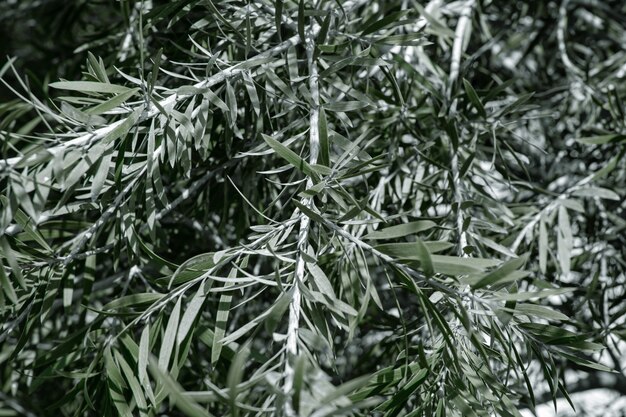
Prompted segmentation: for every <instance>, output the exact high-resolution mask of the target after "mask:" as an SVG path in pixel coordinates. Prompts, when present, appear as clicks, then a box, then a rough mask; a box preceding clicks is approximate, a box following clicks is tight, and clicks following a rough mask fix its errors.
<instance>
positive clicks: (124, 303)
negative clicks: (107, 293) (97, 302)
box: [102, 293, 163, 311]
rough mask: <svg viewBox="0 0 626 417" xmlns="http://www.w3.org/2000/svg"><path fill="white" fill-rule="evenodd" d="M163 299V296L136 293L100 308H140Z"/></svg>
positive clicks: (106, 309)
mask: <svg viewBox="0 0 626 417" xmlns="http://www.w3.org/2000/svg"><path fill="white" fill-rule="evenodd" d="M161 298H163V294H157V293H137V294H130V295H125V296H124V297H120V298H117V299H115V300H113V301H111V302H109V303H107V304H105V305H104V307H102V309H103V310H105V311H108V310H116V309H123V308H128V307H136V306H142V305H146V304H153V303H154V302H156V301H158V300H160V299H161Z"/></svg>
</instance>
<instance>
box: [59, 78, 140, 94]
mask: <svg viewBox="0 0 626 417" xmlns="http://www.w3.org/2000/svg"><path fill="white" fill-rule="evenodd" d="M49 86H50V87H52V88H56V89H59V90H72V91H80V92H83V93H107V94H118V93H126V92H128V91H129V90H130V88H128V87H124V86H121V85H115V84H106V83H99V82H95V81H58V82H54V83H50V84H49Z"/></svg>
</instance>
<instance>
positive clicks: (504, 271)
mask: <svg viewBox="0 0 626 417" xmlns="http://www.w3.org/2000/svg"><path fill="white" fill-rule="evenodd" d="M528 255H529V254H524V255H522V256H520V257H519V258H516V259H511V260H510V261H508V262H505V263H504V264H503V265H502V266H500V267H499V268H497V269H495V270H493V271H491V272H489V273H488V274H485V275H483V276H482V277H481V278H480V280H479V281H478V282H477V283H476V284H474V285H472V288H474V289H479V288H483V287H486V286H487V285H493V284H497V283H498V282H499V281H501V280H502V279H504V278H505V277H507V276H508V275H509V274H511V273H512V272H513V271H515V270H517V269H519V268H521V267H522V266H523V265H524V264H525V263H526V261H527V260H528Z"/></svg>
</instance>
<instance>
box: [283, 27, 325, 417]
mask: <svg viewBox="0 0 626 417" xmlns="http://www.w3.org/2000/svg"><path fill="white" fill-rule="evenodd" d="M316 32H317V30H316V28H315V27H313V26H311V27H310V28H309V29H308V30H307V33H306V54H307V61H308V67H309V89H310V90H311V98H312V101H313V103H312V106H311V110H310V114H309V148H310V149H309V150H310V155H309V163H310V164H316V163H317V158H318V155H319V152H320V135H319V116H320V110H319V103H320V93H319V75H318V72H317V64H316V62H315V58H314V52H315V37H316ZM312 186H313V180H312V179H311V177H309V178H308V179H307V182H306V187H307V188H310V187H312ZM302 204H303V205H304V206H306V207H307V208H311V207H312V206H313V199H312V198H310V197H308V198H304V199H303V200H302ZM310 224H311V219H310V218H309V217H308V216H306V215H304V214H303V213H302V214H301V217H300V231H299V233H298V244H297V250H298V256H297V258H296V272H295V274H294V290H293V296H292V298H291V301H290V303H289V324H288V327H287V342H286V354H287V360H286V361H285V384H284V387H283V390H284V393H285V398H286V401H285V410H284V411H285V415H287V416H295V415H296V413H295V411H294V410H293V407H292V405H291V401H290V399H291V390H292V389H293V382H294V381H293V379H294V374H295V370H294V368H293V366H292V363H291V361H292V360H294V359H295V358H296V357H297V356H298V331H299V328H300V303H301V297H302V294H301V293H300V288H299V287H300V285H302V283H303V282H304V274H305V271H304V266H305V265H304V263H305V260H304V254H305V253H306V252H307V251H308V248H309V244H308V240H309V228H310Z"/></svg>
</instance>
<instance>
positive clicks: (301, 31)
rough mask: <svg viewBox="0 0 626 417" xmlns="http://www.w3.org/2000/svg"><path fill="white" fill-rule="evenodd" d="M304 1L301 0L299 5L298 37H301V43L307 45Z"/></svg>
mask: <svg viewBox="0 0 626 417" xmlns="http://www.w3.org/2000/svg"><path fill="white" fill-rule="evenodd" d="M304 20H305V15H304V0H300V2H299V3H298V35H300V41H301V42H302V43H303V44H304V43H306V36H305V34H304Z"/></svg>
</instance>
